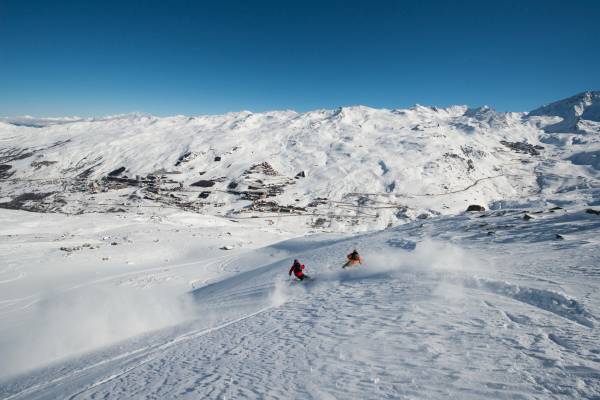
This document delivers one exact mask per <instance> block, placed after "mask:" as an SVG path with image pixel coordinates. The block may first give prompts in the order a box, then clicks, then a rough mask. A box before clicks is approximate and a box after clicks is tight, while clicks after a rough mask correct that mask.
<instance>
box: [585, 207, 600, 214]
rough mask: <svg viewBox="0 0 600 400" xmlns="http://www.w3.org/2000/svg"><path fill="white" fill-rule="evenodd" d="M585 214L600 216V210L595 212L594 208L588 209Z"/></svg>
mask: <svg viewBox="0 0 600 400" xmlns="http://www.w3.org/2000/svg"><path fill="white" fill-rule="evenodd" d="M585 212H586V213H587V214H594V215H600V211H598V210H594V209H593V208H588V209H587V210H585Z"/></svg>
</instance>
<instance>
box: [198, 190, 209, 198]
mask: <svg viewBox="0 0 600 400" xmlns="http://www.w3.org/2000/svg"><path fill="white" fill-rule="evenodd" d="M208 196H210V192H209V191H206V192H200V194H199V195H198V198H200V199H206V198H207V197H208Z"/></svg>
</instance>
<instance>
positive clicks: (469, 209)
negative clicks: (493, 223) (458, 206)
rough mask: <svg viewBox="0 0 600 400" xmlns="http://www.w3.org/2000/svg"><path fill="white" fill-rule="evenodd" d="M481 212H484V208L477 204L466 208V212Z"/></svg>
mask: <svg viewBox="0 0 600 400" xmlns="http://www.w3.org/2000/svg"><path fill="white" fill-rule="evenodd" d="M473 211H475V212H482V211H485V207H484V206H480V205H478V204H471V205H469V207H467V212H473Z"/></svg>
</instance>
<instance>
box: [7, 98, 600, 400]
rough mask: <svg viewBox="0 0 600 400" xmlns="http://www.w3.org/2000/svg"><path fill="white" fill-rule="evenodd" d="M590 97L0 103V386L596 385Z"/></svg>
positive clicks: (490, 392)
mask: <svg viewBox="0 0 600 400" xmlns="http://www.w3.org/2000/svg"><path fill="white" fill-rule="evenodd" d="M599 99H600V95H599V93H598V92H586V93H582V94H580V95H577V96H574V97H572V98H569V99H566V100H561V101H559V102H556V103H552V104H549V105H547V106H543V107H541V108H539V109H537V110H534V111H532V112H530V113H499V112H495V111H493V110H491V109H489V108H485V107H484V108H479V109H467V108H466V107H452V108H449V109H436V108H428V107H421V106H417V107H414V108H412V109H409V110H375V109H370V108H366V107H351V108H342V109H338V110H334V111H329V110H321V111H314V112H309V113H304V114H297V113H295V112H291V111H290V112H287V111H286V112H271V113H263V114H252V113H247V112H243V113H235V114H228V115H224V116H210V117H172V118H156V117H151V116H140V115H133V116H124V117H114V118H103V119H80V118H75V117H73V118H66V119H65V118H55V119H35V118H31V117H24V118H12V119H11V118H4V119H1V120H0V355H1V357H0V399H88V398H89V399H92V398H113V399H123V398H127V399H147V398H155V399H172V398H174V399H176V398H182V399H184V398H187V399H198V398H215V399H231V398H234V399H238V398H250V399H262V398H274V399H289V398H298V399H303V398H314V399H329V398H331V399H348V398H356V399H380V398H394V399H396V398H398V399H446V398H457V399H484V398H485V399H488V398H494V399H496V398H498V399H598V398H600V339H599V332H598V324H600V251H599V250H598V244H599V242H600V207H599V205H600V184H599V181H598V178H599V173H600V164H598V159H600V114H598V112H597V111H598V109H600V100H599ZM301 172H303V173H301ZM470 204H476V205H480V206H483V207H485V209H486V210H485V211H482V212H465V209H466V207H467V206H468V205H470ZM31 211H35V212H31ZM353 248H357V249H358V250H359V251H360V252H361V254H362V255H363V256H364V259H365V263H364V265H361V266H359V267H355V268H353V269H349V270H341V269H340V266H341V265H342V264H343V263H344V261H345V260H344V258H345V255H346V254H347V253H348V252H350V251H351V250H352V249H353ZM294 258H299V259H300V260H301V261H302V262H303V263H305V264H306V265H307V273H308V274H309V275H311V276H314V277H315V280H314V281H312V282H303V283H299V282H295V281H292V280H290V278H289V277H288V276H287V271H288V268H289V266H290V265H291V262H292V260H293V259H294Z"/></svg>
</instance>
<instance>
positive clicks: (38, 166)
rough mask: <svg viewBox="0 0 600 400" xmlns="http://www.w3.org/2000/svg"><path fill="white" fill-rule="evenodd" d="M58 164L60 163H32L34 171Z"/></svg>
mask: <svg viewBox="0 0 600 400" xmlns="http://www.w3.org/2000/svg"><path fill="white" fill-rule="evenodd" d="M56 163H58V161H32V162H31V164H30V165H31V166H32V167H33V168H34V169H36V170H38V169H40V168H42V167H47V166H49V165H52V164H56Z"/></svg>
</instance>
